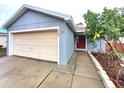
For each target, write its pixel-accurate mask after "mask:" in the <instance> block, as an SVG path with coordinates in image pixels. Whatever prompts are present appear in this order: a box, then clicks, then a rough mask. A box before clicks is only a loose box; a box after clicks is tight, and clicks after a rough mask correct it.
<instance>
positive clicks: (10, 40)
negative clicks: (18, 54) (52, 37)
mask: <svg viewBox="0 0 124 93" xmlns="http://www.w3.org/2000/svg"><path fill="white" fill-rule="evenodd" d="M51 30H56V31H57V39H58V40H57V41H58V42H57V43H58V45H57V47H58V50H57V52H58V57H57V60H58V64H60V61H59V58H60V57H59V51H60V48H59V27H58V26H57V27H48V28H37V29H26V30H17V31H9V32H8V34H9V36H8V43H7V44H8V45H7V46H8V50H7V55H8V56H12V55H13V34H14V33H23V32H36V31H51Z"/></svg>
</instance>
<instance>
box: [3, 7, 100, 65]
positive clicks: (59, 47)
mask: <svg viewBox="0 0 124 93" xmlns="http://www.w3.org/2000/svg"><path fill="white" fill-rule="evenodd" d="M3 27H4V28H6V29H7V31H8V32H7V37H8V38H7V39H8V40H7V54H8V55H9V56H11V55H17V56H23V57H30V58H36V59H43V60H49V61H54V62H57V63H58V64H62V65H66V64H67V63H68V61H69V60H70V58H71V56H72V54H73V52H74V50H75V49H76V50H94V49H93V48H92V44H90V43H88V42H87V38H86V36H85V35H84V34H83V32H84V30H82V29H81V31H79V30H77V32H76V29H77V27H75V25H74V23H73V19H72V17H71V16H69V15H66V14H61V13H57V12H53V11H49V10H46V9H42V8H38V7H34V6H30V5H23V6H22V7H21V8H20V9H19V10H18V11H17V12H16V13H15V14H14V15H13V16H12V17H11V18H10V19H9V20H8V21H7V22H6V23H5V24H4V25H3ZM101 46H102V45H101Z"/></svg>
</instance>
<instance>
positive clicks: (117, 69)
mask: <svg viewBox="0 0 124 93" xmlns="http://www.w3.org/2000/svg"><path fill="white" fill-rule="evenodd" d="M92 54H93V56H94V57H95V58H96V59H97V60H98V62H100V64H101V66H102V67H103V69H104V70H105V71H106V73H107V74H108V76H109V78H110V80H112V81H113V83H114V84H115V86H116V87H117V88H124V67H121V66H120V60H118V59H114V58H113V57H111V56H110V55H109V54H105V53H92Z"/></svg>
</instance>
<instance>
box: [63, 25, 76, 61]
mask: <svg viewBox="0 0 124 93" xmlns="http://www.w3.org/2000/svg"><path fill="white" fill-rule="evenodd" d="M65 45H66V60H67V61H69V59H70V57H71V56H72V54H73V52H74V47H75V45H74V33H73V32H72V31H71V30H70V29H69V28H68V27H67V26H66V44H65Z"/></svg>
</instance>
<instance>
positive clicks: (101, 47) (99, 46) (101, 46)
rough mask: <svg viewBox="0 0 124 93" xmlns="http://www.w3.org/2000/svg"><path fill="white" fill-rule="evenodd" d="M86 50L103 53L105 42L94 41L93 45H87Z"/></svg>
mask: <svg viewBox="0 0 124 93" xmlns="http://www.w3.org/2000/svg"><path fill="white" fill-rule="evenodd" d="M87 49H88V50H89V51H99V50H102V51H105V41H104V40H99V41H96V42H95V43H88V45H87Z"/></svg>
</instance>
